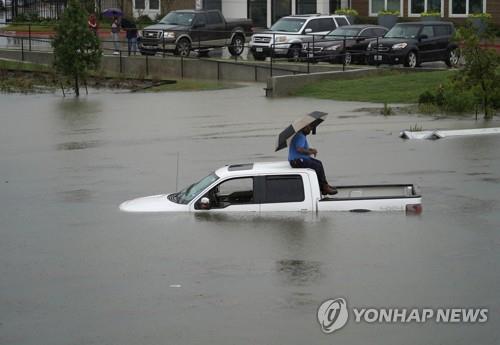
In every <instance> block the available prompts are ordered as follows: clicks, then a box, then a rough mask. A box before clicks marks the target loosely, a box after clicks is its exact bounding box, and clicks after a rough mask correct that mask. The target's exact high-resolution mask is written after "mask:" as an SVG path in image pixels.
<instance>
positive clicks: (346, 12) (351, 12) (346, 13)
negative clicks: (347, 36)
mask: <svg viewBox="0 0 500 345" xmlns="http://www.w3.org/2000/svg"><path fill="white" fill-rule="evenodd" d="M335 14H338V15H344V16H358V15H359V13H358V11H356V10H355V9H352V8H340V9H338V10H336V11H335Z"/></svg>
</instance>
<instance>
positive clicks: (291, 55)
mask: <svg viewBox="0 0 500 345" xmlns="http://www.w3.org/2000/svg"><path fill="white" fill-rule="evenodd" d="M301 49H302V47H301V46H291V47H290V49H289V50H288V61H292V62H299V61H300V50H301Z"/></svg>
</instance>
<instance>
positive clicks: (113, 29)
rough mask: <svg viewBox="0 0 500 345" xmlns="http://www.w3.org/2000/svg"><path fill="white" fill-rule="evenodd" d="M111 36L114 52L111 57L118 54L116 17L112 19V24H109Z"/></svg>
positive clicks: (118, 31) (118, 33) (118, 27)
mask: <svg viewBox="0 0 500 345" xmlns="http://www.w3.org/2000/svg"><path fill="white" fill-rule="evenodd" d="M111 36H112V38H113V46H114V49H115V51H114V52H113V55H118V54H120V22H119V21H118V17H113V23H112V24H111Z"/></svg>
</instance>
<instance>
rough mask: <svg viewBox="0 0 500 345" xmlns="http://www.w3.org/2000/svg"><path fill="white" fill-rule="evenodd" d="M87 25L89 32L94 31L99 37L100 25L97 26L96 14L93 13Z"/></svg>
mask: <svg viewBox="0 0 500 345" xmlns="http://www.w3.org/2000/svg"><path fill="white" fill-rule="evenodd" d="M87 25H88V26H89V30H90V31H92V32H93V33H94V34H95V35H96V36H97V30H98V29H99V25H98V24H97V18H96V16H95V13H91V14H90V16H89V19H88V21H87Z"/></svg>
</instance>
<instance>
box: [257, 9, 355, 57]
mask: <svg viewBox="0 0 500 345" xmlns="http://www.w3.org/2000/svg"><path fill="white" fill-rule="evenodd" d="M344 25H350V23H349V20H348V19H347V17H346V16H338V15H321V14H313V15H295V16H287V17H283V18H281V19H280V20H278V21H277V22H276V23H274V25H273V26H271V28H270V29H269V30H267V31H263V32H260V33H256V34H254V35H253V36H252V39H251V41H250V44H249V46H250V52H251V53H252V55H253V57H254V59H255V60H264V59H265V58H266V57H268V56H271V55H272V56H284V57H288V58H289V59H291V60H298V59H299V57H300V55H301V49H302V44H303V43H306V42H312V41H313V40H314V36H315V35H318V36H322V35H326V34H327V33H329V32H330V31H332V30H335V29H336V28H338V27H340V26H344Z"/></svg>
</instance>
